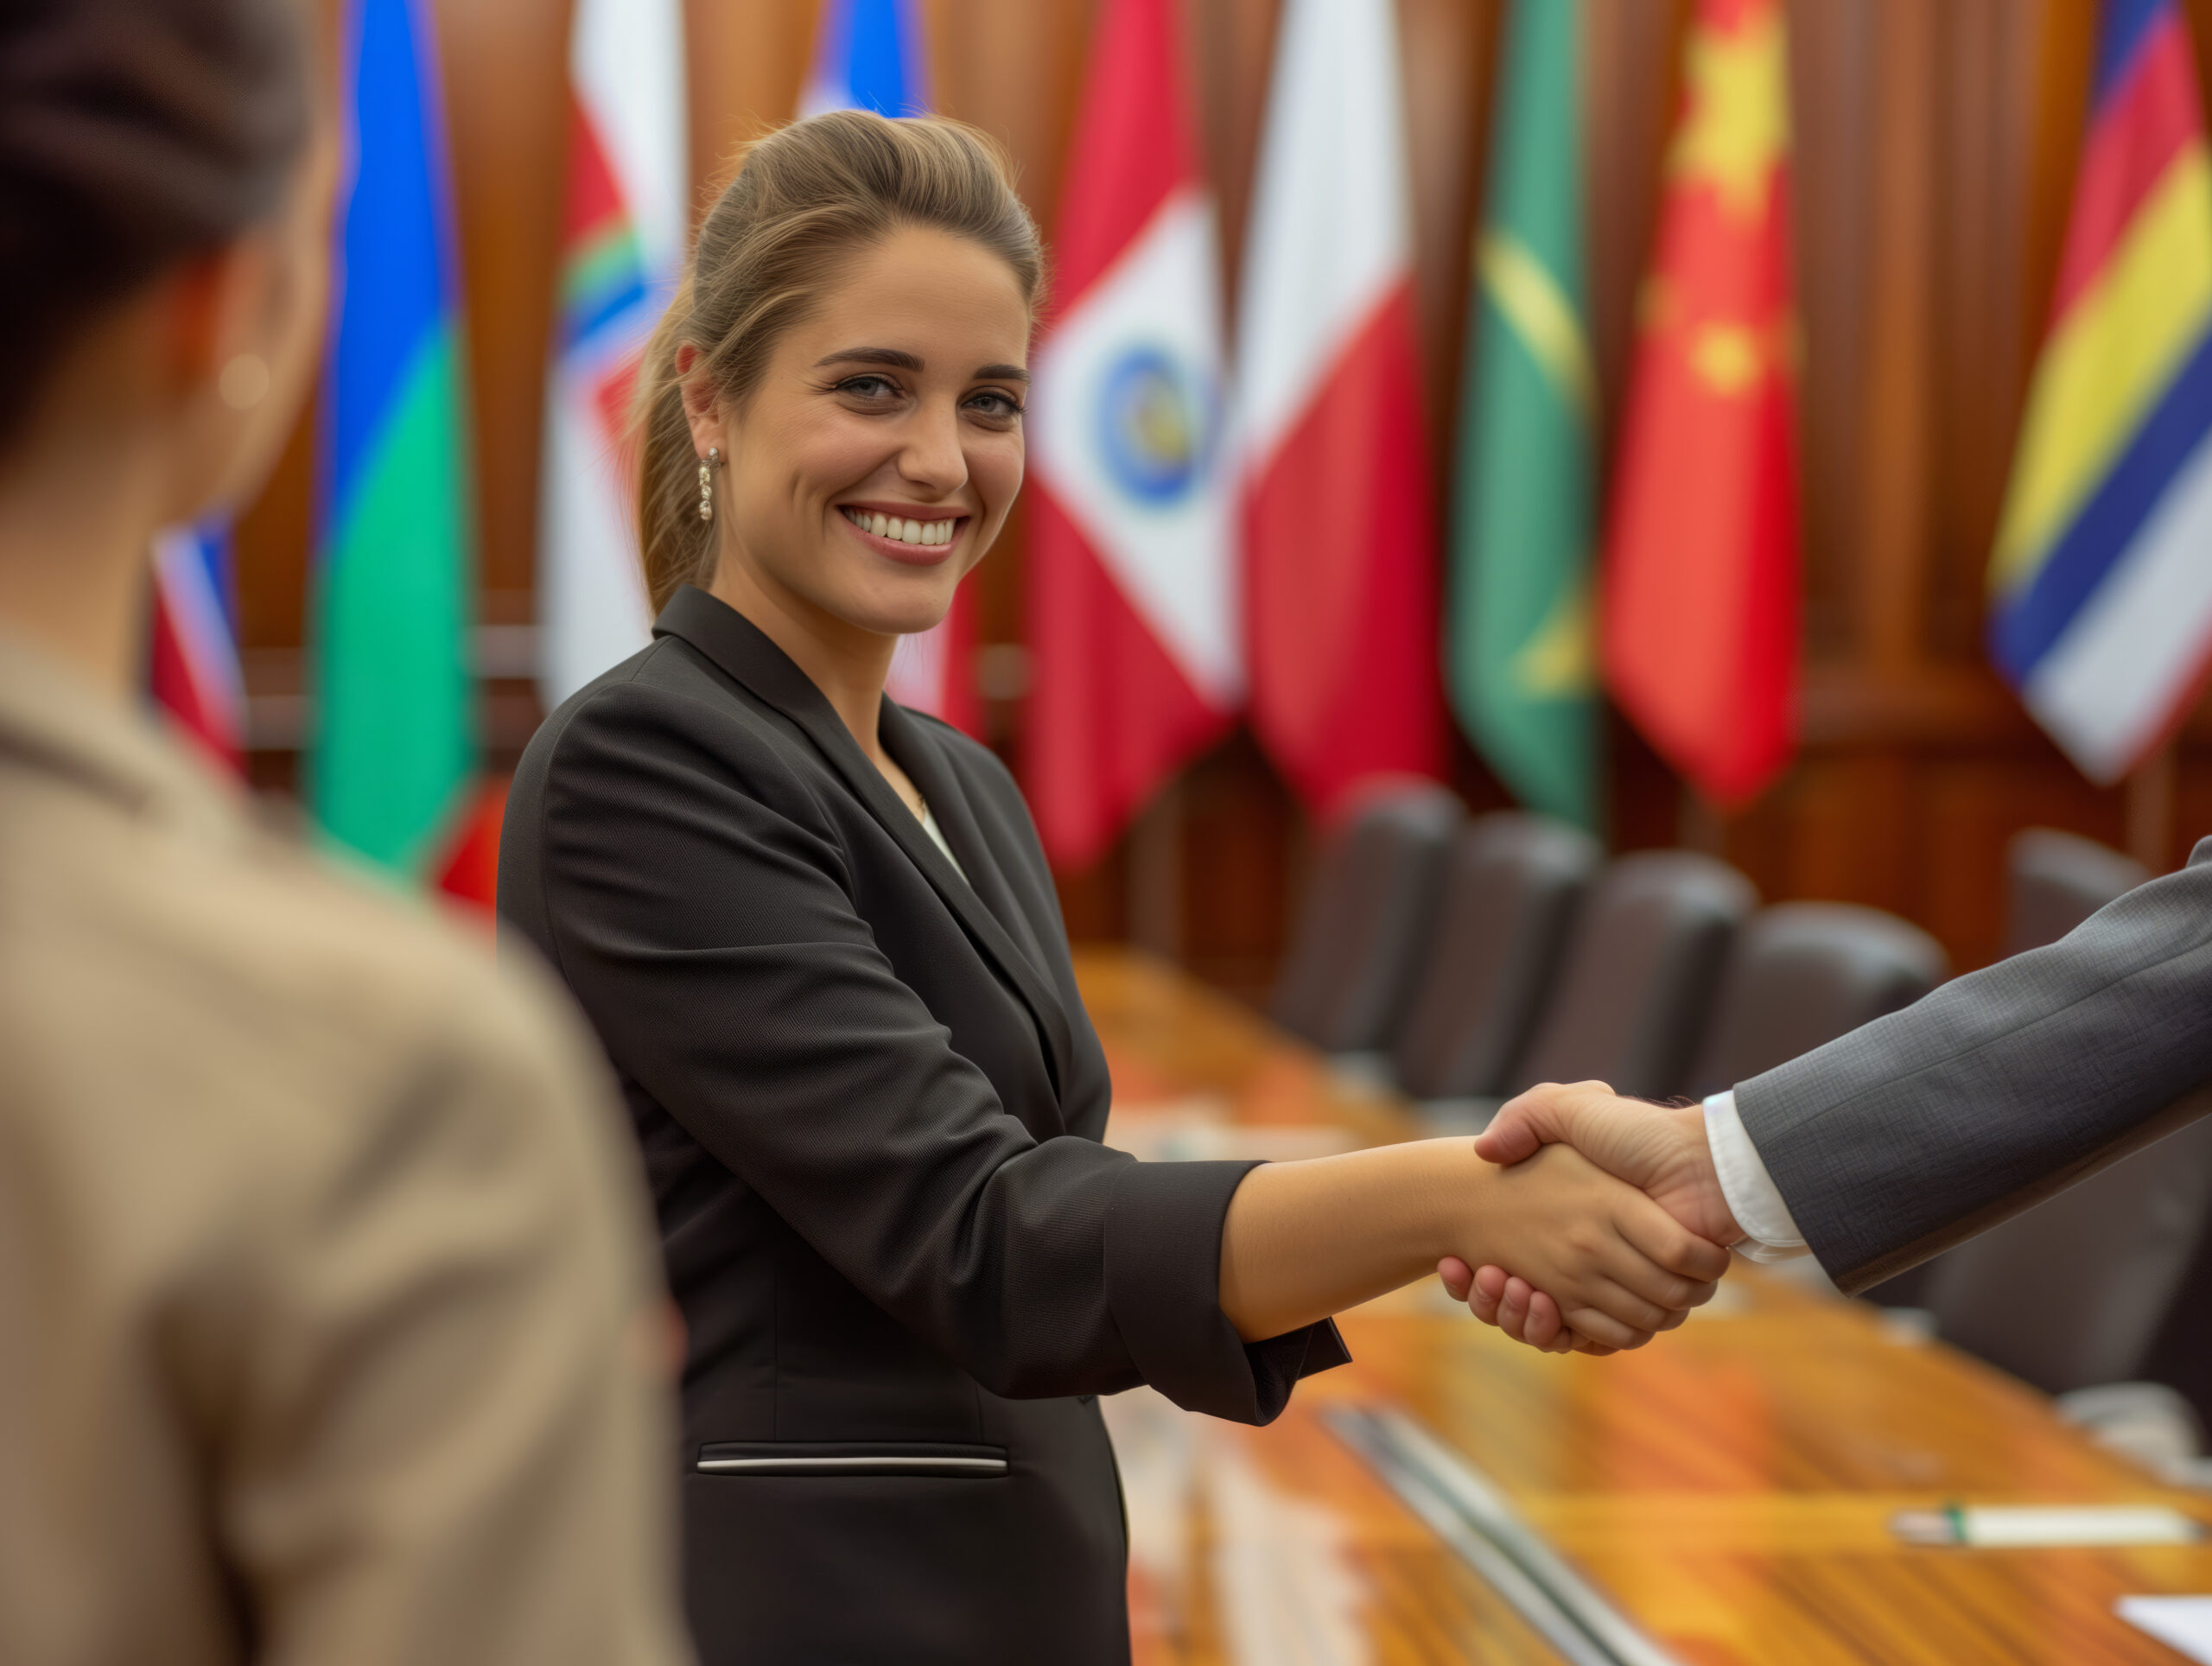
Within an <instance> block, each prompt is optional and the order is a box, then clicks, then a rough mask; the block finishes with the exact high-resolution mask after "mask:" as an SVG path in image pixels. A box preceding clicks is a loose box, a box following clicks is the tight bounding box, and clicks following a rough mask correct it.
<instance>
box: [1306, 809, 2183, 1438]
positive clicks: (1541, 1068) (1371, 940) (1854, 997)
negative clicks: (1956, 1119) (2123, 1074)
mask: <svg viewBox="0 0 2212 1666" xmlns="http://www.w3.org/2000/svg"><path fill="white" fill-rule="evenodd" d="M2006 870H2007V900H2006V924H2005V952H2006V953H2007V954H2017V953H2023V952H2025V951H2029V950H2032V949H2036V948H2039V947H2042V946H2043V945H2044V944H2050V943H2053V942H2056V940H2057V939H2058V938H2061V937H2063V936H2064V935H2066V933H2067V932H2070V931H2072V930H2073V929H2074V928H2075V926H2076V925H2079V924H2080V923H2081V922H2082V920H2084V919H2088V917H2089V915H2091V914H2092V913H2094V912H2096V911H2097V910H2098V909H2099V908H2101V907H2103V906H2105V905H2106V904H2107V903H2108V902H2110V901H2112V900H2114V899H2115V898H2117V897H2119V896H2120V894H2122V893H2125V892H2126V891H2128V890H2130V889H2132V888H2133V887H2135V886H2136V885H2139V884H2141V883H2142V882H2143V881H2145V880H2146V879H2147V878H2148V877H2149V874H2148V873H2147V871H2146V870H2145V869H2144V868H2142V867H2141V866H2140V865H2139V863H2136V862H2133V861H2131V860H2130V859H2129V858H2127V857H2126V856H2123V855H2120V854H2119V853H2118V852H2116V851H2112V850H2108V849H2105V848H2104V847H2103V846H2101V845H2098V844H2095V843H2091V842H2090V841H2088V840H2086V839H2082V838H2077V837H2075V836H2073V835H2071V834H2066V833H2059V832H2054V831H2050V830H2041V829H2037V830H2029V831H2027V832H2024V833H2022V834H2020V835H2018V836H2017V837H2016V838H2015V839H2014V840H2013V841H2012V844H2011V845H2010V847H2009V848H2008V850H2007V854H2006ZM1947 972H1948V965H1947V962H1946V959H1945V957H1944V954H1943V951H1942V948H1941V947H1940V946H1939V945H1938V944H1936V942H1935V941H1934V939H1933V938H1929V936H1928V935H1927V934H1926V933H1925V932H1921V931H1920V930H1918V929H1917V928H1916V927H1915V926H1912V925H1909V924H1907V923H1906V922H1905V921H1904V920H1901V919H1897V918H1895V917H1894V916H1892V915H1889V914H1885V913H1882V912H1879V911H1878V910H1874V909H1870V908H1860V907H1854V906H1847V905H1841V904H1828V903H1783V904H1777V905H1776V906H1771V907H1767V908H1760V907H1759V906H1758V896H1757V893H1756V892H1755V891H1754V890H1753V888H1752V887H1751V883H1750V881H1747V880H1746V879H1745V878H1744V876H1743V875H1742V874H1738V873H1737V872H1736V871H1735V870H1734V869H1733V868H1729V867H1728V866H1726V864H1725V863H1721V862H1716V861H1714V860H1713V859H1712V858H1710V857H1707V856H1702V855H1697V854H1695V853H1693V852H1689V851H1681V850H1669V851H1651V852H1643V853H1638V854H1635V855H1626V856H1622V857H1619V858H1618V859H1615V860H1612V861H1611V862H1608V861H1607V860H1606V858H1605V853H1604V852H1603V850H1602V849H1600V848H1599V845H1598V844H1597V843H1596V842H1595V841H1594V840H1592V839H1591V838H1589V837H1588V836H1586V835H1584V834H1582V833H1580V832H1579V831H1577V830H1574V829H1573V828H1569V827H1566V826H1562V825H1560V823H1554V822H1551V821H1548V820H1545V819H1544V818H1541V817H1534V816H1526V815H1519V814H1512V813H1505V814H1497V815H1486V816H1481V817H1474V818H1472V819H1470V818H1468V817H1466V815H1465V811H1464V810H1463V808H1462V807H1461V805H1460V804H1459V801H1458V800H1457V799H1456V798H1453V797H1452V795H1451V794H1449V793H1447V792H1444V791H1443V790H1442V789H1440V788H1435V787H1429V786H1412V787H1406V788H1401V789H1397V790H1394V791H1390V792H1385V793H1383V794H1381V795H1378V796H1377V797H1376V798H1371V799H1370V800H1369V801H1368V802H1367V803H1366V804H1363V806H1362V807H1361V808H1360V809H1359V811H1357V812H1356V813H1355V814H1354V815H1353V816H1352V817H1351V818H1350V820H1349V821H1348V822H1347V823H1345V824H1344V827H1343V828H1342V830H1340V831H1339V833H1338V835H1337V836H1335V837H1334V838H1333V839H1332V840H1331V841H1330V843H1328V844H1327V845H1326V846H1325V848H1324V849H1323V850H1322V851H1321V852H1320V853H1319V860H1318V862H1317V863H1316V865H1315V871H1314V875H1313V881H1312V882H1311V884H1310V886H1309V887H1308V890H1307V893H1306V900H1305V903H1304V906H1303V907H1302V909H1301V910H1300V917H1299V922H1298V925H1297V928H1296V930H1295V932H1294V936H1293V939H1292V944H1291V948H1290V951H1289V953H1288V955H1287V957H1286V959H1285V963H1284V970H1283V972H1282V975H1281V977H1280V979H1279V980H1278V982H1277V985H1276V988H1275V990H1274V996H1273V1000H1272V1003H1271V1005H1272V1013H1273V1016H1274V1018H1275V1020H1276V1021H1277V1022H1279V1023H1281V1025H1283V1026H1284V1027H1287V1028H1289V1029H1291V1030H1292V1031H1294V1033H1298V1034H1300V1035H1301V1036H1303V1037H1304V1038H1306V1040H1309V1041H1311V1042H1312V1043H1313V1045H1315V1046H1318V1047H1319V1048H1321V1049H1323V1050H1324V1051H1325V1052H1330V1053H1332V1054H1334V1055H1336V1056H1337V1057H1338V1059H1339V1060H1340V1061H1341V1062H1342V1063H1343V1064H1344V1066H1345V1067H1346V1068H1348V1069H1351V1070H1353V1071H1357V1072H1359V1073H1362V1074H1364V1075H1367V1076H1370V1077H1373V1078H1381V1079H1383V1080H1385V1081H1387V1082H1388V1083H1389V1084H1391V1085H1394V1086H1395V1087H1397V1088H1398V1089H1400V1090H1401V1091H1404V1092H1406V1093H1407V1094H1408V1095H1410V1096H1411V1097H1414V1098H1415V1099H1417V1100H1419V1101H1421V1102H1422V1103H1423V1105H1424V1109H1425V1110H1426V1111H1427V1116H1428V1119H1429V1121H1430V1122H1431V1123H1432V1124H1433V1126H1434V1127H1436V1128H1437V1129H1438V1130H1439V1131H1445V1130H1447V1129H1458V1128H1465V1127H1471V1126H1477V1125H1479V1124H1480V1123H1481V1122H1484V1120H1486V1119H1487V1116H1489V1114H1490V1112H1491V1110H1493V1109H1494V1108H1495V1106H1496V1105H1497V1103H1500V1101H1501V1100H1502V1098H1503V1097H1504V1096H1506V1095H1510V1094H1511V1093H1514V1092H1517V1091H1520V1090H1521V1089H1522V1088H1523V1087H1527V1086H1529V1085H1530V1084H1534V1083H1536V1082H1541V1081H1576V1080H1581V1079H1586V1078H1601V1079H1603V1080H1605V1081H1607V1082H1610V1083H1611V1084H1613V1086H1614V1087H1615V1088H1616V1089H1617V1090H1618V1091H1622V1092H1627V1093H1635V1094H1640V1095H1643V1096H1645V1097H1654V1098H1663V1097H1669V1096H1672V1095H1675V1094H1681V1093H1688V1094H1692V1095H1703V1094H1705V1093H1707V1092H1712V1091H1717V1090H1719V1089H1720V1088H1722V1087H1726V1086H1729V1085H1731V1084H1734V1083H1736V1082H1739V1081H1742V1080H1745V1078H1749V1077H1751V1076H1755V1075H1757V1074H1758V1073H1759V1072H1760V1071H1764V1070H1767V1069H1770V1068H1771V1067H1773V1066H1774V1065H1778V1064H1781V1063H1783V1062H1784V1061H1786V1060H1788V1059H1793V1058H1796V1056H1797V1055H1799V1054H1800V1053H1802V1052H1808V1051H1809V1050H1810V1049H1812V1048H1814V1047H1816V1046H1821V1045H1822V1044H1823V1043H1825V1042H1827V1041H1829V1040H1834V1038H1835V1037H1837V1036H1840V1035H1842V1034H1844V1033H1847V1032H1848V1031H1850V1030H1852V1029H1854V1028H1856V1027H1858V1026H1859V1025H1860V1024H1864V1023H1867V1022H1871V1021H1872V1020H1874V1019H1876V1018H1878V1017H1880V1016H1882V1015H1883V1014H1885V1013H1889V1012H1893V1011H1896V1010H1897V1009H1898V1008H1902V1007H1904V1006H1906V1005H1908V1004H1910V1002H1913V1001H1916V1000H1917V999H1918V998H1919V997H1920V996H1921V995H1923V994H1925V993H1926V992H1927V991H1928V990H1929V989H1932V988H1934V987H1935V986H1936V984H1937V983H1938V982H1942V979H1943V978H1944V976H1946V975H1947ZM2208 1218H2212V1117H2207V1118H2205V1119H2203V1120H2202V1121H2200V1122H2195V1123H2192V1124H2190V1125H2189V1126H2187V1127H2185V1128H2183V1130H2182V1131H2181V1132H2180V1133H2178V1134H2176V1135H2172V1136H2171V1137H2170V1138H2168V1139H2166V1140H2164V1141H2160V1142H2159V1143H2158V1144H2157V1145H2156V1146H2154V1147H2152V1148H2149V1149H2147V1150H2145V1151H2143V1152H2139V1153H2138V1154H2135V1155H2133V1156H2132V1157H2130V1158H2128V1159H2127V1160H2125V1161H2123V1162H2120V1163H2119V1164H2116V1165H2114V1166H2113V1167H2111V1168H2108V1169H2107V1170H2106V1171H2104V1172H2103V1173H2101V1174H2099V1175H2097V1176H2095V1177H2094V1179H2092V1180H2089V1181H2088V1182H2087V1183H2085V1184H2083V1185H2082V1186H2076V1187H2075V1188H2073V1189H2072V1190H2070V1191H2069V1192H2064V1193H2063V1194H2061V1195H2060V1196H2059V1197H2057V1198H2056V1199H2053V1200H2051V1201H2050V1202H2049V1203H2046V1204H2044V1205H2042V1206H2041V1207H2039V1208H2037V1209H2035V1210H2031V1211H2029V1212H2028V1213H2026V1214H2024V1215H2022V1216H2020V1217H2018V1218H2016V1219H2014V1220H2013V1221H2011V1222H2009V1223H2007V1224H2005V1225H2003V1226H2001V1227H1999V1228H1998V1229H1996V1230H1994V1231H1992V1232H1989V1233H1986V1234H1984V1235H1983V1236H1982V1237H1979V1238H1977V1239H1975V1240H1974V1241H1973V1242H1972V1243H1967V1244H1965V1245H1963V1246H1961V1248H1959V1249H1957V1250H1953V1251H1951V1252H1950V1253H1949V1254H1948V1255H1947V1256H1942V1257H1940V1258H1938V1259H1937V1260H1936V1261H1935V1262H1929V1264H1928V1265H1927V1266H1925V1267H1923V1268H1920V1269H1915V1270H1914V1271H1913V1272H1912V1273H1910V1274H1907V1275H1904V1277H1903V1278H1900V1279H1897V1280H1892V1281H1891V1282H1890V1283H1889V1284H1888V1285H1886V1286H1884V1287H1881V1288H1879V1289H1878V1290H1877V1291H1876V1292H1875V1293H1873V1294H1875V1297H1876V1299H1877V1300H1881V1301H1883V1302H1885V1304H1886V1305H1890V1306H1893V1307H1912V1308H1916V1309H1920V1310H1923V1312H1924V1313H1925V1314H1926V1316H1927V1317H1926V1320H1925V1321H1924V1322H1926V1323H1928V1324H1929V1325H1930V1326H1932V1327H1933V1328H1934V1329H1935V1330H1936V1332H1937V1333H1938V1334H1940V1335H1942V1337H1943V1338H1944V1339H1946V1340H1947V1341H1950V1342H1952V1343H1954V1344H1955V1345H1958V1346H1961V1347H1962V1348H1965V1349H1967V1351H1970V1352H1974V1353H1976V1354H1979V1355H1980V1356H1981V1357H1982V1358H1986V1359H1987V1360H1989V1361H1990V1362H1992V1363H1993V1364H1997V1365H1999V1366H2000V1367H2002V1368H2003V1369H2005V1370H2009V1371H2011V1372H2012V1373H2013V1374H2014V1375H2016V1376H2018V1377H2022V1378H2024V1379H2025V1380H2026V1381H2028V1382H2030V1383H2034V1384H2036V1385H2037V1386H2038V1387H2040V1388H2043V1389H2045V1390H2047V1391H2049V1392H2050V1393H2053V1394H2060V1395H2068V1394H2072V1395H2073V1396H2075V1402H2076V1403H2077V1404H2078V1405H2079V1406H2080V1407H2081V1408H2082V1410H2083V1415H2085V1416H2086V1417H2088V1419H2090V1420H2091V1421H2100V1422H2109V1421H2114V1420H2117V1421H2118V1422H2120V1423H2121V1424H2127V1425H2130V1426H2134V1425H2139V1424H2143V1423H2144V1422H2145V1419H2146V1418H2147V1420H2148V1422H2149V1424H2151V1425H2155V1426H2157V1427H2156V1428H2153V1431H2152V1437H2151V1443H2152V1445H2154V1446H2155V1445H2157V1444H2158V1442H2160V1441H2164V1442H2165V1443H2166V1444H2167V1445H2168V1446H2172V1445H2174V1443H2175V1441H2176V1439H2177V1437H2176V1436H2175V1434H2174V1433H2173V1428H2174V1425H2175V1424H2176V1421H2177V1413H2179V1414H2180V1415H2181V1416H2182V1418H2183V1420H2184V1421H2186V1408H2185V1407H2183V1406H2180V1405H2179V1404H2178V1402H2177V1401H2176V1400H2175V1399H2174V1396H2171V1395H2167V1396H2164V1402H2163V1403H2160V1402H2159V1393H2158V1391H2154V1390H2147V1389H2143V1388H2142V1387H2141V1385H2139V1384H2134V1383H2130V1382H2128V1379H2132V1378H2134V1377H2138V1376H2139V1375H2141V1374H2142V1372H2143V1371H2144V1370H2145V1367H2146V1365H2148V1364H2151V1363H2152V1358H2153V1355H2154V1354H2157V1353H2158V1352H2160V1351H2161V1350H2162V1349H2163V1350H2164V1351H2165V1352H2169V1353H2170V1352H2171V1351H2172V1347H2171V1337H2172V1335H2173V1334H2174V1332H2176V1330H2177V1326H2180V1325H2181V1324H2182V1323H2183V1320H2185V1319H2186V1318H2187V1314H2186V1313H2183V1312H2182V1311H2181V1310H2182V1308H2183V1307H2188V1306H2189V1305H2190V1304H2191V1303H2194V1304H2195V1305H2196V1306H2197V1307H2204V1306H2207V1305H2208V1304H2212V1242H2209V1241H2208V1235H2207V1234H2206V1232H2205V1230H2204V1229H2205V1226H2206V1224H2207V1221H2208ZM2202 1364H2203V1366H2204V1370H2205V1371H2206V1373H2207V1382H2208V1384H2212V1359H2208V1360H2207V1361H2205V1362H2202ZM2170 1374H2171V1373H2170ZM2113 1384H2120V1385H2121V1388H2120V1389H2114V1388H2113V1387H2112V1386H2110V1385H2113ZM2190 1386H2191V1387H2192V1389H2196V1388H2197V1385H2196V1384H2194V1383H2192V1384H2190ZM2196 1398H2197V1399H2199V1400H2200V1401H2201V1400H2202V1399H2203V1398H2204V1394H2203V1392H2202V1391H2201V1390H2200V1391H2199V1392H2197V1393H2196ZM2146 1407H2147V1408H2148V1410H2146Z"/></svg>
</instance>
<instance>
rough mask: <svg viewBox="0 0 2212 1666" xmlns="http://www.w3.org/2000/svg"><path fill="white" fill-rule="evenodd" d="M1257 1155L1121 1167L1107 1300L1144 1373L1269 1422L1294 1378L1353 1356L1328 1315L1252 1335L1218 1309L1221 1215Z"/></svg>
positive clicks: (1194, 1399)
mask: <svg viewBox="0 0 2212 1666" xmlns="http://www.w3.org/2000/svg"><path fill="white" fill-rule="evenodd" d="M1258 1166H1259V1165H1258V1164H1256V1163H1250V1162H1190V1163H1177V1162H1152V1163H1128V1164H1125V1165H1124V1166H1123V1167H1122V1172H1121V1173H1120V1175H1119V1177H1118V1178H1117V1179H1116V1182H1115V1186H1114V1194H1113V1197H1112V1199H1110V1200H1109V1203H1108V1205H1107V1211H1106V1300H1107V1304H1108V1306H1109V1307H1111V1309H1112V1310H1113V1314H1114V1323H1115V1325H1116V1326H1117V1327H1118V1328H1119V1329H1120V1331H1121V1333H1122V1343H1123V1345H1125V1346H1126V1347H1127V1348H1128V1351H1129V1357H1130V1358H1131V1359H1132V1360H1133V1361H1134V1362H1135V1365H1136V1368H1137V1370H1139V1371H1141V1373H1142V1374H1143V1376H1144V1380H1145V1381H1146V1382H1147V1383H1150V1384H1151V1385H1152V1386H1153V1387H1154V1388H1155V1389H1159V1390H1160V1393H1162V1394H1164V1395H1166V1396H1167V1397H1168V1398H1169V1399H1170V1400H1173V1402H1175V1403H1176V1404H1177V1405H1179V1406H1181V1407H1182V1408H1185V1410H1187V1411H1201V1412H1205V1413H1206V1414H1207V1415H1209V1416H1213V1417H1220V1418H1225V1419H1227V1420H1228V1421H1230V1422H1235V1423H1268V1422H1272V1421H1274V1418H1275V1417H1276V1415H1278V1414H1280V1413H1281V1410H1282V1408H1283V1407H1284V1406H1286V1405H1287V1404H1288V1403H1289V1401H1290V1391H1291V1389H1292V1387H1293V1386H1294V1384H1295V1383H1297V1382H1298V1380H1299V1379H1300V1377H1311V1376H1313V1374H1314V1373H1315V1372H1317V1371H1325V1370H1328V1369H1329V1368H1330V1367H1331V1366H1333V1365H1341V1364H1344V1363H1345V1362H1346V1361H1347V1360H1349V1359H1350V1358H1351V1354H1350V1353H1349V1352H1348V1351H1346V1350H1345V1348H1344V1339H1343V1338H1342V1337H1341V1336H1339V1335H1338V1332H1337V1327H1336V1323H1335V1321H1334V1320H1332V1319H1323V1320H1322V1321H1321V1322H1320V1323H1319V1324H1318V1325H1307V1326H1301V1327H1300V1328H1299V1329H1298V1330H1295V1331H1291V1332H1286V1333H1285V1334H1283V1335H1281V1336H1277V1337H1269V1338H1268V1339H1266V1340H1265V1341H1262V1342H1254V1343H1249V1344H1248V1343H1246V1342H1245V1341H1244V1340H1243V1338H1241V1337H1239V1336H1238V1335H1237V1334H1236V1326H1232V1325H1231V1324H1230V1322H1229V1319H1228V1316H1227V1315H1226V1314H1224V1313H1223V1312H1222V1311H1221V1225H1222V1221H1223V1219H1224V1217H1225V1216H1226V1215H1227V1214H1228V1212H1229V1200H1230V1198H1231V1197H1233V1196H1235V1195H1236V1188H1237V1187H1238V1186H1240V1185H1242V1184H1243V1180H1244V1177H1245V1175H1247V1174H1248V1173H1250V1172H1251V1171H1252V1170H1253V1169H1254V1168H1255V1167H1258Z"/></svg>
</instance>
